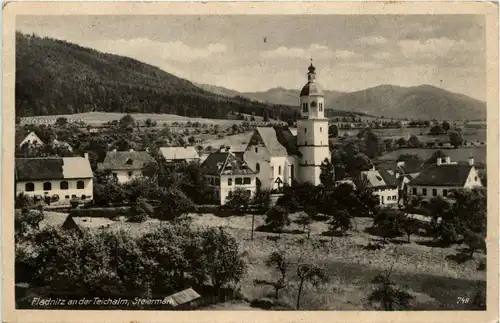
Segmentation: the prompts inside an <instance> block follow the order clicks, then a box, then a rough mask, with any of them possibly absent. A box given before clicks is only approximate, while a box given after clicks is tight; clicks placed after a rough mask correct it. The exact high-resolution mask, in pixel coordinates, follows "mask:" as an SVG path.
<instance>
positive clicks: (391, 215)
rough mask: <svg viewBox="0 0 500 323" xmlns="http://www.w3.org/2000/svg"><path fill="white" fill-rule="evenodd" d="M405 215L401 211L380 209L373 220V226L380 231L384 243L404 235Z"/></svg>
mask: <svg viewBox="0 0 500 323" xmlns="http://www.w3.org/2000/svg"><path fill="white" fill-rule="evenodd" d="M403 218H404V215H403V213H402V212H401V211H399V210H394V209H386V208H384V209H380V210H379V211H378V212H376V214H375V216H374V218H373V224H374V226H375V227H376V228H378V229H379V230H380V233H381V234H382V237H383V239H384V242H385V241H386V239H393V238H396V237H399V236H400V235H401V234H402V233H403V227H402V219H403Z"/></svg>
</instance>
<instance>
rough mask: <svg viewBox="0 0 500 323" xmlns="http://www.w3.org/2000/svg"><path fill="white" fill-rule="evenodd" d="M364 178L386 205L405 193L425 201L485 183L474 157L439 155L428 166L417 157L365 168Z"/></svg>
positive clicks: (397, 202) (400, 199)
mask: <svg viewBox="0 0 500 323" xmlns="http://www.w3.org/2000/svg"><path fill="white" fill-rule="evenodd" d="M361 179H362V181H364V182H365V183H366V185H367V186H368V187H370V188H372V189H373V194H374V195H376V196H377V197H378V198H379V203H380V205H386V206H391V205H397V204H399V203H401V202H402V200H403V197H405V196H406V197H408V198H411V196H421V197H422V199H423V200H424V201H428V200H430V199H432V198H433V197H438V196H439V197H442V198H445V199H447V198H449V196H450V193H451V192H452V191H453V190H456V189H460V188H474V187H482V186H483V184H482V183H481V179H480V178H479V174H478V171H477V169H476V167H475V165H474V158H473V157H470V158H469V160H468V161H467V162H455V161H451V159H450V157H445V158H437V159H436V162H435V163H434V164H431V165H426V166H424V165H422V164H420V163H418V162H415V161H413V162H404V161H400V162H389V163H387V162H386V163H384V164H380V165H377V166H374V167H373V168H372V169H371V170H368V171H364V172H362V173H361Z"/></svg>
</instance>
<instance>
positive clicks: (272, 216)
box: [266, 205, 290, 234]
mask: <svg viewBox="0 0 500 323" xmlns="http://www.w3.org/2000/svg"><path fill="white" fill-rule="evenodd" d="M289 224H290V219H289V218H288V211H287V210H286V209H285V208H284V207H282V206H280V205H275V206H274V207H272V208H271V209H270V210H269V211H268V212H267V214H266V225H268V226H269V227H270V228H271V229H273V230H274V231H275V232H278V233H279V234H281V231H282V230H283V228H284V227H285V226H287V225H289Z"/></svg>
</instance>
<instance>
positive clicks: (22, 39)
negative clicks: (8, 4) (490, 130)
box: [15, 33, 486, 120]
mask: <svg viewBox="0 0 500 323" xmlns="http://www.w3.org/2000/svg"><path fill="white" fill-rule="evenodd" d="M299 90H300V89H293V90H289V89H284V88H273V89H270V90H267V91H264V92H252V93H240V92H238V91H234V90H229V89H226V88H223V87H217V86H212V85H203V84H193V83H192V82H190V81H187V80H185V79H182V78H179V77H176V76H175V75H172V74H170V73H168V72H166V71H163V70H161V69H159V68H157V67H154V66H151V65H148V64H145V63H143V62H140V61H137V60H134V59H131V58H128V57H123V56H118V55H111V54H105V53H101V52H99V51H96V50H93V49H89V48H84V47H82V46H79V45H76V44H72V43H69V42H66V41H60V40H55V39H51V38H40V37H37V36H32V35H23V34H21V33H17V34H16V88H15V92H16V116H18V117H23V116H35V115H56V114H72V113H81V112H88V111H105V112H123V113H138V112H139V113H170V114H177V115H183V116H189V117H203V118H214V119H225V118H230V117H231V116H233V115H234V114H235V113H243V114H254V115H257V116H263V117H269V118H271V119H277V118H280V119H281V120H290V119H296V118H297V116H298V115H299V114H300V112H299V108H298V100H299ZM325 100H326V108H327V109H331V110H332V111H334V112H335V113H334V114H335V115H340V116H342V115H349V114H353V113H354V114H368V115H373V116H385V117H401V118H422V119H427V120H429V119H439V120H441V119H449V120H460V119H462V120H465V119H484V118H486V104H485V103H484V102H481V101H479V100H475V99H472V98H470V97H467V96H465V95H461V94H456V93H451V92H448V91H445V90H443V89H440V88H436V87H433V86H429V85H422V86H416V87H408V88H405V87H399V86H393V85H381V86H377V87H374V88H370V89H366V90H363V91H357V92H352V93H342V92H338V91H325Z"/></svg>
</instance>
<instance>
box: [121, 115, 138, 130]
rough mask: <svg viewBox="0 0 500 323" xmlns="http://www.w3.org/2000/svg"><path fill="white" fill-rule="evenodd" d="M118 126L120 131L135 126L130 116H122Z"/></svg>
mask: <svg viewBox="0 0 500 323" xmlns="http://www.w3.org/2000/svg"><path fill="white" fill-rule="evenodd" d="M118 124H119V125H120V128H122V129H130V128H133V127H135V126H136V122H135V119H134V118H133V117H132V116H131V115H130V114H126V115H124V116H123V117H122V118H121V119H120V121H119V122H118Z"/></svg>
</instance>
